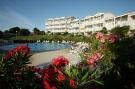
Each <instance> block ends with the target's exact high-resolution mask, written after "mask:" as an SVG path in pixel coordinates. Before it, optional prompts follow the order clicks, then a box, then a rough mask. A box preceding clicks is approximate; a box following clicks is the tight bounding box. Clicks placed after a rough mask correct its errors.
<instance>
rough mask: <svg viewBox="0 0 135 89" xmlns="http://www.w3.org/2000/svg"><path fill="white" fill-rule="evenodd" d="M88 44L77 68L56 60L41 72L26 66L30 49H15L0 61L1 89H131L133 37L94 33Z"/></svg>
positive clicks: (133, 80)
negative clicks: (87, 49)
mask: <svg viewBox="0 0 135 89" xmlns="http://www.w3.org/2000/svg"><path fill="white" fill-rule="evenodd" d="M82 38H83V39H84V37H82ZM89 42H90V48H89V51H88V52H87V53H86V52H85V53H80V54H79V55H80V58H81V60H78V63H77V64H74V65H72V64H71V63H70V62H69V61H68V59H67V58H65V57H63V56H59V57H56V58H54V59H52V61H51V63H50V64H49V65H47V66H45V67H44V68H43V69H40V68H37V67H33V66H29V64H30V56H31V55H30V49H29V48H28V47H26V46H17V47H16V48H15V49H13V50H10V51H9V52H8V53H7V54H6V55H4V56H1V57H0V89H27V88H28V89H134V88H135V76H134V75H135V54H134V52H135V37H127V36H126V37H124V36H119V34H110V35H105V34H103V33H102V32H97V34H95V35H93V36H91V38H90V40H89Z"/></svg>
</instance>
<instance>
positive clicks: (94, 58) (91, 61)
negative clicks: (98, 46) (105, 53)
mask: <svg viewBox="0 0 135 89" xmlns="http://www.w3.org/2000/svg"><path fill="white" fill-rule="evenodd" d="M101 57H102V56H101V54H100V53H93V54H92V55H91V57H90V58H89V59H87V64H89V65H93V64H94V63H95V62H96V61H98V60H100V59H101Z"/></svg>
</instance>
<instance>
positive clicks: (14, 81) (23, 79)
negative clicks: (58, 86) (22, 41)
mask: <svg viewBox="0 0 135 89" xmlns="http://www.w3.org/2000/svg"><path fill="white" fill-rule="evenodd" d="M29 52H30V49H29V48H28V47H26V46H18V47H16V48H15V49H12V50H10V51H9V52H8V53H7V54H6V55H5V56H3V57H1V58H0V84H1V85H0V89H26V88H29V89H39V88H41V87H42V86H41V85H40V83H41V79H40V77H39V76H37V74H38V72H39V71H40V70H39V69H37V68H35V67H32V66H28V65H27V64H29V63H30V60H29V57H30V56H31V55H30V54H29ZM39 85H40V86H39Z"/></svg>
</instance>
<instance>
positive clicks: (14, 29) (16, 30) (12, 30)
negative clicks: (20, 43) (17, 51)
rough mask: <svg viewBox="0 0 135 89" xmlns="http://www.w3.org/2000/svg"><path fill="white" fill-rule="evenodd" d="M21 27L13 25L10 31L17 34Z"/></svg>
mask: <svg viewBox="0 0 135 89" xmlns="http://www.w3.org/2000/svg"><path fill="white" fill-rule="evenodd" d="M20 30H21V29H20V28H19V27H13V28H10V29H9V33H13V34H16V33H17V32H19V31H20Z"/></svg>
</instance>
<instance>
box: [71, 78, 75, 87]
mask: <svg viewBox="0 0 135 89" xmlns="http://www.w3.org/2000/svg"><path fill="white" fill-rule="evenodd" d="M70 87H75V81H74V80H73V79H70Z"/></svg>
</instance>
